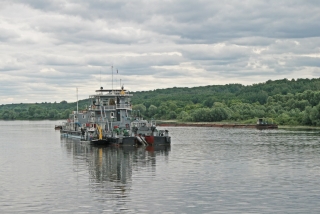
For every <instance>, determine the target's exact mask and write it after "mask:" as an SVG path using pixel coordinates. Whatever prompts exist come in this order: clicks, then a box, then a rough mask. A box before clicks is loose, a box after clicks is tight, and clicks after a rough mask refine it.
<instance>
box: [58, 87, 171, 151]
mask: <svg viewBox="0 0 320 214" xmlns="http://www.w3.org/2000/svg"><path fill="white" fill-rule="evenodd" d="M132 96H133V94H131V93H129V92H128V91H126V90H125V89H124V88H123V87H121V89H120V90H113V89H112V90H106V89H103V87H101V88H100V89H99V90H96V94H95V95H91V96H89V107H88V108H87V109H86V110H84V111H78V110H77V111H73V112H72V114H70V115H69V118H68V120H67V122H64V123H63V124H62V128H61V130H60V133H61V136H63V137H71V138H78V139H80V140H81V141H83V142H90V143H91V144H102V145H110V144H117V145H122V146H136V145H145V146H147V145H170V144H171V137H170V136H169V132H168V130H158V129H157V127H156V121H154V120H151V121H147V120H144V119H143V118H140V117H134V118H133V116H134V115H132V105H131V103H130V101H131V100H130V98H131V97H132Z"/></svg>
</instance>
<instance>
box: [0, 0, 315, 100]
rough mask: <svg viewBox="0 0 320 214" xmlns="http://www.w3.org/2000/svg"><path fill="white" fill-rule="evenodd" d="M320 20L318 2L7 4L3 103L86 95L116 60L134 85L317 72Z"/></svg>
mask: <svg viewBox="0 0 320 214" xmlns="http://www.w3.org/2000/svg"><path fill="white" fill-rule="evenodd" d="M318 20H320V2H319V1H298V0H293V1H276V0H269V1H253V0H244V1H235V0H231V1H228V2H221V1H209V0H208V1H206V0H204V1H182V0H180V1H160V0H152V1H124V0H123V1H119V0H114V1H111V0H108V1H104V0H92V1H85V0H67V1H65V0H48V1H42V0H12V1H6V0H2V2H1V4H0V32H1V33H0V54H1V58H0V75H1V79H0V104H2V103H20V102H42V101H47V102H54V101H58V102H59V101H61V100H68V101H74V100H75V87H79V93H80V97H81V98H86V97H87V96H88V95H89V94H91V93H92V92H94V90H95V89H96V88H97V87H98V86H100V80H101V82H102V85H104V87H110V86H111V85H112V83H111V76H112V75H111V65H113V66H114V85H115V86H117V87H118V86H119V85H120V80H119V79H121V81H122V83H123V84H125V87H126V88H127V89H129V90H133V91H136V90H137V91H141V90H152V89H156V88H167V87H173V86H177V87H193V86H200V85H212V84H227V83H242V84H252V83H257V82H263V81H267V80H269V79H281V78H288V79H291V78H316V77H318V75H319V74H320V69H319V58H320V38H319V35H320V26H319V25H320V24H319V21H318ZM117 69H118V70H119V73H118V74H116V70H117ZM100 73H101V75H100ZM142 83H143V84H142Z"/></svg>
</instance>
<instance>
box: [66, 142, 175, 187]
mask: <svg viewBox="0 0 320 214" xmlns="http://www.w3.org/2000/svg"><path fill="white" fill-rule="evenodd" d="M61 140H62V141H61V142H62V143H63V144H62V145H63V146H64V147H65V148H66V150H67V152H68V153H70V154H73V157H74V160H75V161H76V160H83V161H85V162H87V163H86V164H85V165H87V166H88V171H89V174H90V180H92V182H93V183H100V184H104V185H107V186H108V185H109V186H111V187H112V188H118V187H119V186H121V189H122V190H123V189H127V183H128V182H129V181H130V180H132V174H133V172H134V171H137V169H139V170H140V171H141V169H145V170H146V171H147V173H150V171H151V175H150V176H154V172H155V167H156V160H157V157H165V158H167V157H168V155H169V152H170V145H155V146H146V147H144V146H140V147H129V146H127V147H116V146H104V145H90V144H87V143H78V142H77V140H75V139H70V138H69V139H68V138H62V139H61ZM80 165H83V164H80ZM150 169H151V170H150ZM152 173H153V174H152ZM106 183H108V184H106ZM120 184H121V185H120Z"/></svg>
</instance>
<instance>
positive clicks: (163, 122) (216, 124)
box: [157, 120, 320, 130]
mask: <svg viewBox="0 0 320 214" xmlns="http://www.w3.org/2000/svg"><path fill="white" fill-rule="evenodd" d="M157 124H158V126H190V127H224V128H256V124H252V123H251V124H247V123H241V122H234V121H228V122H181V121H177V120H159V121H157ZM277 128H279V129H304V130H305V129H309V130H312V129H315V130H318V129H320V127H316V126H301V125H297V126H289V125H277Z"/></svg>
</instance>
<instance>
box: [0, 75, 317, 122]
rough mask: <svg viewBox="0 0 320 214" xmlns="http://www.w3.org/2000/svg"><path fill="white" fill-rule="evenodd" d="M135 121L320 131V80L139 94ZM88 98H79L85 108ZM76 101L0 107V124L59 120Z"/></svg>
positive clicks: (80, 106)
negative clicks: (260, 124) (261, 124)
mask: <svg viewBox="0 0 320 214" xmlns="http://www.w3.org/2000/svg"><path fill="white" fill-rule="evenodd" d="M133 94H134V96H133V98H132V100H131V104H132V106H133V111H132V116H133V117H144V118H146V119H151V118H152V119H156V120H157V121H168V120H171V121H179V123H225V124H227V123H233V124H235V123H237V124H241V123H243V124H256V122H257V119H258V118H265V119H266V120H268V121H270V122H271V123H275V124H277V125H278V126H279V128H286V127H289V128H292V127H302V128H315V127H320V78H315V79H292V80H288V79H282V80H274V81H272V80H268V81H266V82H264V83H258V84H253V85H248V86H244V85H241V84H227V85H210V86H201V87H193V88H187V87H173V88H167V89H156V90H151V91H136V92H133ZM88 102H89V101H88V99H85V100H80V101H79V103H78V105H79V110H85V109H86V106H88V105H89V103H88ZM76 105H77V104H76V103H75V102H73V103H68V102H67V101H65V100H63V101H61V102H54V103H50V102H42V103H19V104H6V105H4V104H2V105H0V120H60V119H66V118H68V116H69V114H70V113H71V112H72V111H75V110H76Z"/></svg>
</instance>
